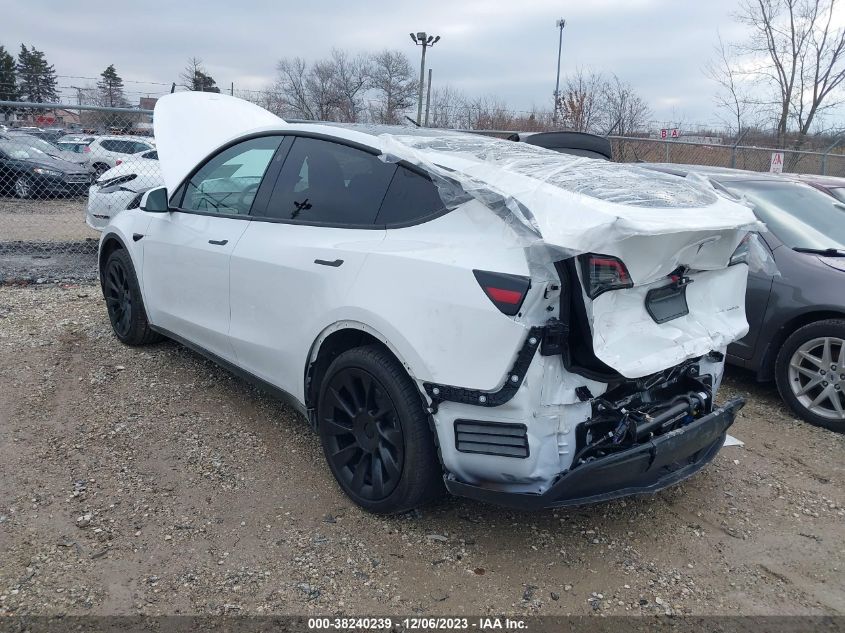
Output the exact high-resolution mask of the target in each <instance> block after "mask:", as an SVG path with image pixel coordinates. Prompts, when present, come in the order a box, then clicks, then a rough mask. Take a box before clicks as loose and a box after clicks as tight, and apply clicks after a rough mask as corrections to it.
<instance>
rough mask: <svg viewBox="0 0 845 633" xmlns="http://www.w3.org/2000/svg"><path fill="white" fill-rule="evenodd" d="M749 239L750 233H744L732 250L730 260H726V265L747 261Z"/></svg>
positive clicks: (745, 262)
mask: <svg viewBox="0 0 845 633" xmlns="http://www.w3.org/2000/svg"><path fill="white" fill-rule="evenodd" d="M750 241H751V233H746V234H745V237H743V238H742V241H741V242H740V243H739V246H737V247H736V250H735V251H734V252H733V255H731V258H730V260H728V266H733V265H734V264H747V263H748V242H750Z"/></svg>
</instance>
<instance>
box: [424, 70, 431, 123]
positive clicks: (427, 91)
mask: <svg viewBox="0 0 845 633" xmlns="http://www.w3.org/2000/svg"><path fill="white" fill-rule="evenodd" d="M430 106H431V68H429V69H428V86H427V87H426V89H425V127H428V109H429V107H430Z"/></svg>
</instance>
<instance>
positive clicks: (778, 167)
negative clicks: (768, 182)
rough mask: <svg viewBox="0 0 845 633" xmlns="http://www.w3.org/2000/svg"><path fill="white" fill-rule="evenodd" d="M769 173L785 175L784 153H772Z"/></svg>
mask: <svg viewBox="0 0 845 633" xmlns="http://www.w3.org/2000/svg"><path fill="white" fill-rule="evenodd" d="M769 171H770V172H771V173H773V174H780V173H783V152H772V162H771V164H770V165H769Z"/></svg>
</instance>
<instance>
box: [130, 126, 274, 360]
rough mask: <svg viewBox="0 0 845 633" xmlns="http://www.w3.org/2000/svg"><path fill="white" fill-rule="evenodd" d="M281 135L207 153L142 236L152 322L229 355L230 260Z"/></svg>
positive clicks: (227, 356)
mask: <svg viewBox="0 0 845 633" xmlns="http://www.w3.org/2000/svg"><path fill="white" fill-rule="evenodd" d="M281 140H282V137H281V136H265V137H258V138H253V139H249V140H246V141H242V142H240V143H237V144H235V145H232V146H230V147H228V148H227V149H224V150H223V151H221V152H220V153H218V154H217V155H216V156H214V157H213V158H211V159H209V160H208V161H207V162H206V163H205V164H204V165H203V166H202V167H200V168H199V169H198V170H197V171H196V172H194V174H193V175H192V176H191V177H189V178H188V179H187V180H186V182H185V183H184V184H183V185H182V186H180V187H179V189H178V190H177V192H176V193H175V194H174V195H173V196H172V197H171V205H172V206H173V207H174V209H173V210H172V211H170V212H168V213H161V214H155V215H154V216H153V219H152V221H151V222H150V225H149V227H148V228H147V232H146V234H145V235H144V236H143V238H142V246H143V250H144V267H143V271H144V272H143V285H144V293H145V297H146V302H147V310H148V312H149V317H150V320H151V322H152V323H154V324H155V325H156V326H158V327H160V328H164V329H165V330H167V331H169V332H170V333H172V334H175V335H176V336H178V337H180V338H182V339H184V340H186V341H188V342H190V343H193V344H195V345H197V346H199V347H201V348H203V349H204V350H206V351H208V352H211V353H213V354H215V355H217V356H219V357H221V358H223V359H225V360H228V361H232V362H233V361H234V360H235V357H234V353H233V351H232V346H231V345H230V343H229V338H228V331H229V261H230V259H231V255H232V252H233V251H234V249H235V247H236V246H237V244H238V241H239V240H240V239H241V236H242V235H243V234H244V232H245V231H246V229H247V226H248V225H249V223H250V221H249V211H250V208H251V206H252V202H253V200H254V199H255V195H256V192H257V190H258V187H259V185H260V183H261V179H262V178H263V176H264V173H265V171H266V169H267V166H268V165H269V163H270V161H271V159H272V157H273V154H274V153H275V152H276V150H277V149H278V146H279V144H280V143H281Z"/></svg>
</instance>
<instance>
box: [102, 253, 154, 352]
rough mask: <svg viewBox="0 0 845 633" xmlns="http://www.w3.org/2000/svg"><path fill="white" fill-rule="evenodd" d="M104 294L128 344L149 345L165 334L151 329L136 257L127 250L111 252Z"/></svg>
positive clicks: (114, 325)
mask: <svg viewBox="0 0 845 633" xmlns="http://www.w3.org/2000/svg"><path fill="white" fill-rule="evenodd" d="M103 296H104V297H105V300H106V309H107V310H108V313H109V321H110V322H111V326H112V330H113V331H114V334H115V336H117V338H119V339H120V341H121V342H123V343H125V344H126V345H147V344H149V343H156V342H158V341H160V340H162V339H163V338H164V337H163V336H162V335H161V334H159V333H158V332H155V331H153V330H152V329H151V328H150V323H149V321H148V320H147V312H146V310H145V308H144V299H143V298H142V297H141V288H140V286H139V285H138V278H137V277H136V276H135V267H134V266H133V265H132V258H131V257H130V256H129V253H128V252H127V251H126V250H125V249H122V248H120V249H118V250H116V251H114V252H113V253H112V254H111V255H109V258H108V260H107V261H106V266H105V268H104V270H103Z"/></svg>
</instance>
